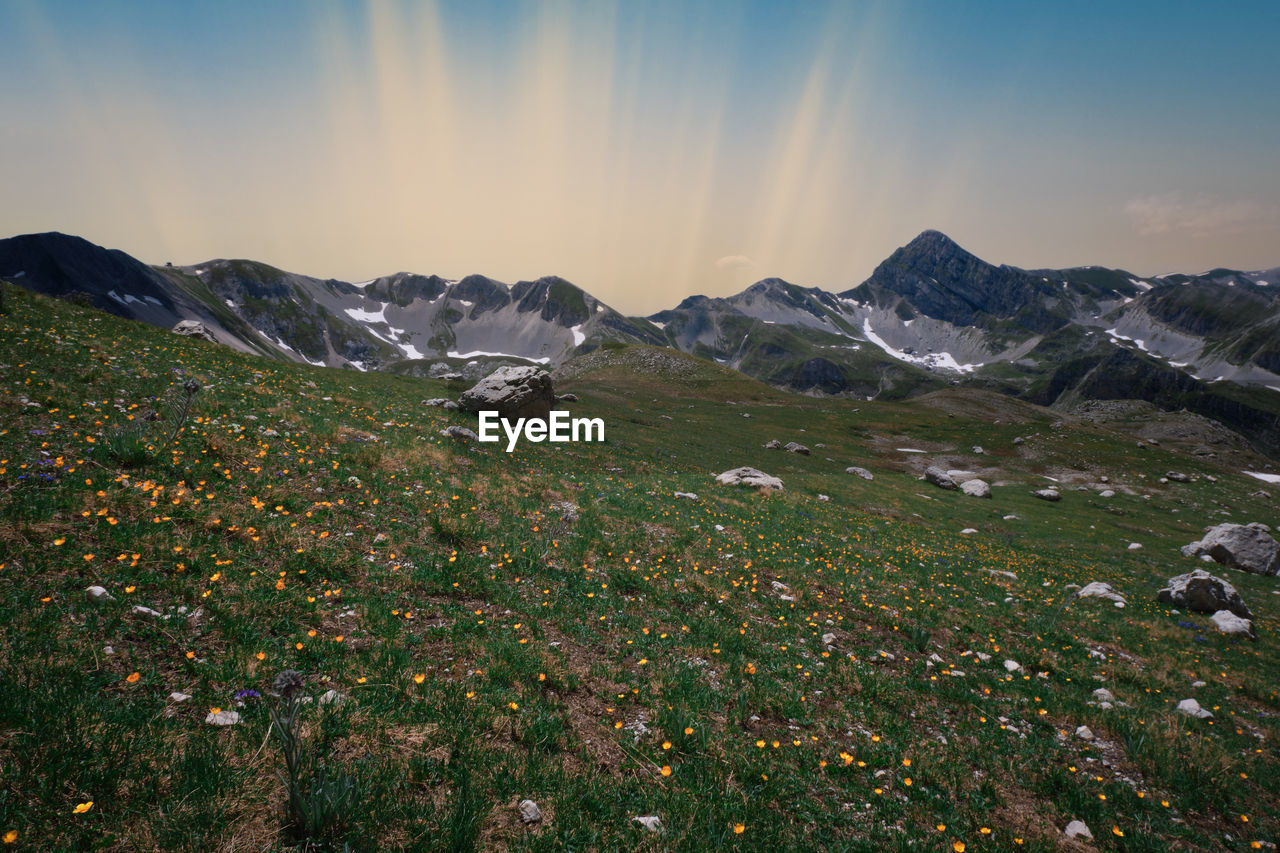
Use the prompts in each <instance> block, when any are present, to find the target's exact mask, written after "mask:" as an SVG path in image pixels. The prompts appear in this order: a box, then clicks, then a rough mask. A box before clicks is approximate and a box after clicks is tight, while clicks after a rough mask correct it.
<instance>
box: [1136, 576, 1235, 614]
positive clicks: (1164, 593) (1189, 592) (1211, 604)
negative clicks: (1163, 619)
mask: <svg viewBox="0 0 1280 853" xmlns="http://www.w3.org/2000/svg"><path fill="white" fill-rule="evenodd" d="M1168 584H1169V585H1168V586H1166V587H1165V588H1164V589H1162V590H1160V591H1159V592H1158V593H1156V600H1157V601H1160V602H1161V603H1163V604H1169V605H1172V606H1174V607H1180V608H1183V609H1186V610H1192V611H1195V612H1196V613H1217V612H1218V611H1219V610H1230V611H1231V612H1232V613H1234V614H1235V615H1236V616H1239V617H1240V618H1242V619H1252V618H1253V612H1252V611H1250V610H1249V608H1248V606H1247V605H1245V603H1244V599H1242V598H1241V597H1240V593H1238V592H1236V588H1235V587H1234V586H1232V585H1231V584H1229V583H1227V582H1226V581H1224V580H1223V579H1222V578H1219V577H1216V576H1214V575H1211V574H1209V573H1208V572H1206V571H1205V570H1204V569H1196V570H1195V571H1191V572H1187V573H1186V574H1185V575H1178V576H1177V577H1173V578H1169V581H1168Z"/></svg>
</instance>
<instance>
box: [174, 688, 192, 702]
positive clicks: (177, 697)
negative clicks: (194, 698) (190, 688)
mask: <svg viewBox="0 0 1280 853" xmlns="http://www.w3.org/2000/svg"><path fill="white" fill-rule="evenodd" d="M169 701H170V702H174V703H178V704H181V703H182V702H189V701H191V695H190V694H188V693H179V692H178V691H176V690H175V691H173V692H172V693H170V694H169Z"/></svg>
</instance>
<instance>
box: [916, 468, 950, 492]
mask: <svg viewBox="0 0 1280 853" xmlns="http://www.w3.org/2000/svg"><path fill="white" fill-rule="evenodd" d="M924 479H925V481H926V482H929V483H932V484H933V485H935V486H937V487H938V488H939V489H946V490H947V491H951V490H953V489H955V488H956V481H955V480H953V479H951V478H950V477H948V476H947V472H946V471H943V470H942V469H941V468H939V467H938V466H936V465H930V466H929V467H928V468H926V469H924Z"/></svg>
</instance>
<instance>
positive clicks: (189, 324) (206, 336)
mask: <svg viewBox="0 0 1280 853" xmlns="http://www.w3.org/2000/svg"><path fill="white" fill-rule="evenodd" d="M173 333H174V334H175V335H183V336H185V337H188V338H199V339H200V340H202V341H208V342H209V343H211V344H216V343H217V342H218V339H217V338H215V337H214V336H213V332H210V331H209V330H208V329H207V328H205V325H204V323H201V322H200V321H199V320H179V321H178V324H177V325H176V326H174V327H173Z"/></svg>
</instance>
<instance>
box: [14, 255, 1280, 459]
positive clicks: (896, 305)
mask: <svg viewBox="0 0 1280 853" xmlns="http://www.w3.org/2000/svg"><path fill="white" fill-rule="evenodd" d="M0 278H7V279H10V280H12V281H14V282H15V283H17V284H19V285H22V286H24V287H28V288H30V289H32V290H36V291H39V292H42V293H47V294H50V295H54V296H63V297H66V296H74V295H75V294H81V295H82V296H81V297H80V298H84V299H88V300H89V301H91V302H92V303H93V304H94V305H95V306H97V307H98V308H101V309H104V310H107V311H110V312H112V313H114V314H118V315H121V316H124V317H129V318H132V319H137V320H141V321H143V322H146V323H150V324H153V325H158V326H164V327H166V328H171V327H172V326H173V325H174V324H175V323H176V322H178V321H179V320H187V319H194V320H199V321H200V322H202V323H204V324H205V326H206V327H207V328H208V329H209V331H210V333H211V334H212V335H213V336H214V337H215V338H216V339H217V340H219V341H220V342H222V343H225V344H227V345H229V346H233V347H235V348H237V349H240V350H243V351H247V352H255V353H260V354H265V355H270V356H274V357H277V358H285V359H290V360H294V361H306V362H309V363H311V364H316V365H325V366H330V367H351V368H354V369H358V370H391V371H397V372H410V373H425V372H428V371H435V372H436V373H443V372H448V371H452V370H457V369H465V370H469V371H471V372H473V373H474V372H479V371H481V370H483V369H485V366H486V365H487V364H489V363H491V362H492V361H493V360H510V361H524V362H532V363H538V364H543V365H546V366H548V367H555V366H557V365H560V364H562V363H564V362H565V361H566V360H568V359H569V358H570V357H571V356H573V355H575V354H582V353H585V352H590V351H591V350H593V349H595V348H597V347H599V346H601V345H602V344H606V343H621V344H630V343H639V344H650V345H657V346H670V347H674V348H677V349H679V350H682V351H684V352H686V353H690V354H692V355H695V356H699V357H702V358H705V359H708V360H711V361H714V362H716V363H718V364H721V365H724V366H726V367H729V368H733V369H735V370H738V371H740V372H742V373H745V374H747V375H748V376H751V377H753V378H756V379H759V380H762V381H764V382H767V383H768V384H770V385H773V386H775V387H779V388H784V389H787V390H790V391H794V392H799V393H803V394H811V395H841V396H857V397H878V398H881V399H900V398H904V397H911V396H916V395H919V394H923V393H927V392H930V391H934V390H937V389H939V388H943V387H945V386H947V385H949V384H950V385H955V384H965V385H971V386H976V387H981V388H987V389H990V390H995V391H999V392H1001V393H1004V394H1007V395H1014V396H1019V397H1022V398H1024V399H1027V400H1033V401H1035V402H1037V403H1041V404H1044V405H1057V406H1059V407H1067V406H1071V405H1076V404H1078V403H1080V402H1081V401H1087V400H1096V399H1122V398H1132V399H1141V400H1146V401H1149V402H1152V403H1155V404H1156V405H1158V406H1160V407H1162V408H1166V409H1182V408H1185V409H1187V410H1189V411H1193V412H1196V413H1199V414H1202V415H1206V416H1208V417H1212V418H1215V419H1218V420H1219V421H1221V422H1223V423H1225V424H1227V425H1229V426H1231V427H1232V428H1235V429H1238V430H1240V431H1241V432H1242V433H1243V434H1245V435H1247V436H1249V437H1250V438H1251V439H1252V440H1253V441H1255V442H1256V443H1260V444H1268V445H1271V447H1272V448H1274V447H1280V268H1277V269H1272V270H1263V271H1257V272H1244V271H1238V270H1230V269H1215V270H1210V271H1209V272H1206V273H1203V274H1201V275H1183V274H1174V275H1164V276H1156V277H1150V278H1141V277H1138V276H1135V275H1133V274H1131V273H1128V272H1126V271H1124V270H1112V269H1106V268H1103V267H1076V268H1072V269H1064V270H1054V269H1037V270H1024V269H1020V268H1017V267H1011V266H996V265H993V264H990V263H988V262H986V261H984V260H982V259H981V258H978V257H976V256H975V255H973V254H971V253H969V252H967V251H965V250H964V249H963V248H961V247H960V246H959V245H957V244H956V243H955V242H954V241H952V240H951V239H950V238H949V237H947V236H946V235H944V234H942V233H940V232H937V231H925V232H923V233H922V234H920V235H919V236H918V237H916V238H915V239H914V240H912V241H911V242H909V243H908V244H907V245H905V246H903V247H901V248H900V249H898V250H897V251H895V252H893V254H891V255H890V256H889V257H888V258H887V259H885V260H884V261H883V262H882V263H881V264H880V265H879V266H878V267H876V269H875V271H874V272H873V273H872V274H871V276H870V277H869V278H867V280H866V281H864V282H862V283H861V284H859V285H857V286H856V287H853V288H850V289H849V290H846V291H844V292H841V293H838V294H837V293H831V292H828V291H824V290H821V289H819V288H806V287H801V286H799V285H796V284H793V283H790V282H787V281H783V280H782V279H778V278H767V279H764V280H762V281H759V282H757V283H755V284H753V285H751V286H750V287H748V288H747V289H746V290H744V291H742V292H741V293H738V294H735V295H733V296H727V297H707V296H690V297H688V298H686V299H685V300H683V301H682V302H681V303H680V304H679V305H677V306H676V307H674V308H672V309H669V310H666V311H660V312H658V313H656V314H653V315H651V316H650V317H647V318H642V317H630V318H629V317H625V316H623V315H621V314H619V313H618V312H617V311H614V310H613V309H612V308H610V307H609V306H608V305H606V304H604V303H603V302H601V301H600V300H598V299H596V298H595V297H594V296H592V295H591V294H589V293H587V292H585V291H584V290H582V289H581V288H579V287H577V286H576V285H574V284H571V283H570V282H568V281H565V280H564V279H562V278H558V277H554V276H550V277H544V278H539V279H536V280H533V281H519V282H516V283H514V284H506V283H503V282H500V281H495V280H494V279H490V278H486V277H484V276H481V275H471V276H467V277H466V278H463V279H460V280H457V281H454V280H449V279H444V278H441V277H439V276H434V275H431V276H427V275H418V274H414V273H408V272H400V273H395V274H394V275H388V276H382V277H379V278H376V279H372V280H370V281H365V282H354V283H353V282H345V281H339V280H336V279H318V278H312V277H309V276H303V275H298V274H295V273H289V272H286V271H283V270H280V269H277V268H275V267H272V266H269V265H267V264H263V263H260V262H257V261H250V260H221V259H220V260H213V261H208V262H206V263H203V264H195V265H192V266H178V267H174V266H168V265H166V266H163V267H150V266H147V265H145V264H143V263H141V262H139V261H137V260H135V259H134V258H131V257H130V256H128V255H126V254H124V253H123V252H119V251H111V250H108V249H104V248H101V247H99V246H95V245H93V244H92V243H89V242H87V241H85V240H83V239H80V238H78V237H70V236H67V235H63V234H56V233H50V234H31V235H26V236H22V237H14V238H10V239H7V240H0ZM469 363H471V364H472V366H471V367H467V366H466V365H468V364H469Z"/></svg>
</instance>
